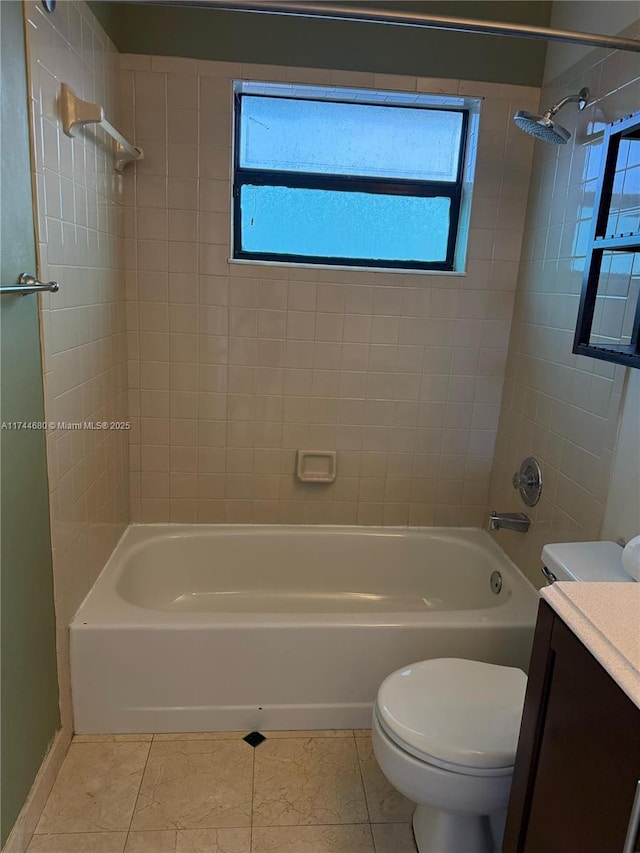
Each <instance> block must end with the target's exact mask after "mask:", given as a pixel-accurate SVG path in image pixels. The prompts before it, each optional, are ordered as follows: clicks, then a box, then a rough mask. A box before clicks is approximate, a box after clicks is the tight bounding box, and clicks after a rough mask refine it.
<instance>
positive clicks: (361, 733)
mask: <svg viewBox="0 0 640 853" xmlns="http://www.w3.org/2000/svg"><path fill="white" fill-rule="evenodd" d="M353 736H354V737H371V729H354V730H353Z"/></svg>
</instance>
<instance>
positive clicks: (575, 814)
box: [503, 601, 640, 853]
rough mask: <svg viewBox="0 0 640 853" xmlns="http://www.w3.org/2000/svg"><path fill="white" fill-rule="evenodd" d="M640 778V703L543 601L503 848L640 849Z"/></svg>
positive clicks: (563, 851) (584, 852)
mask: <svg viewBox="0 0 640 853" xmlns="http://www.w3.org/2000/svg"><path fill="white" fill-rule="evenodd" d="M639 636H640V629H639ZM639 641H640V640H639ZM639 781H640V709H638V708H637V707H636V705H635V704H634V703H633V702H632V701H631V699H629V697H628V696H627V695H626V694H625V693H624V692H623V691H622V690H621V688H620V687H619V686H618V685H617V684H616V682H615V681H614V680H613V679H612V678H611V676H610V675H609V674H608V673H607V672H606V671H605V669H604V668H603V667H602V666H601V665H600V664H599V663H598V661H597V660H596V659H595V658H594V657H593V655H592V654H591V653H590V652H589V651H588V649H587V648H586V647H585V646H584V645H583V644H582V643H581V642H580V640H578V639H577V637H576V636H575V635H574V634H573V633H572V632H571V631H570V630H569V628H568V627H567V626H566V625H565V623H564V622H563V621H562V620H561V619H560V618H559V617H558V616H557V615H556V614H555V613H554V611H553V610H552V609H551V607H550V606H549V605H548V604H547V603H546V602H545V601H541V602H540V608H539V611H538V622H537V625H536V633H535V639H534V644H533V652H532V656H531V666H530V671H529V683H528V687H527V695H526V699H525V707H524V713H523V718H522V726H521V729H520V739H519V742H518V751H517V755H516V764H515V769H514V775H513V783H512V787H511V798H510V801H509V811H508V815H507V824H506V829H505V837H504V846H503V853H574V852H575V853H623V849H625V850H629V849H630V850H633V851H635V850H639V851H640V838H634V839H633V842H632V844H631V846H630V847H627V848H625V840H626V839H627V833H628V829H629V825H630V818H631V813H632V809H633V805H634V798H635V795H636V789H637V787H638V782H639Z"/></svg>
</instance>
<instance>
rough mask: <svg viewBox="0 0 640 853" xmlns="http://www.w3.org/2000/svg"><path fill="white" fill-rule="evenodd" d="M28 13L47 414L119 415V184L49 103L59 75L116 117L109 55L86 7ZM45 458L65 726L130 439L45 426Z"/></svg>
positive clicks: (122, 397) (121, 506) (122, 401)
mask: <svg viewBox="0 0 640 853" xmlns="http://www.w3.org/2000/svg"><path fill="white" fill-rule="evenodd" d="M25 14H26V16H27V26H26V30H27V34H28V51H29V57H30V59H29V64H30V68H29V77H30V95H31V116H32V130H33V136H34V158H35V163H34V166H35V176H36V192H37V231H38V233H37V242H38V274H39V277H40V278H42V279H44V280H49V279H55V280H57V281H59V282H60V291H59V292H58V293H56V294H43V295H42V296H41V297H39V298H40V299H41V303H40V304H41V323H42V347H43V370H44V380H45V412H46V418H47V421H51V422H64V423H81V422H105V421H106V422H112V421H120V422H126V421H127V418H128V415H127V397H126V381H127V376H126V333H125V300H124V281H123V279H122V275H121V274H120V273H119V272H118V265H119V261H120V258H119V254H120V253H119V248H118V247H119V244H120V241H121V237H120V235H119V229H120V228H121V226H122V223H121V215H122V209H121V205H119V203H118V196H119V192H120V181H121V179H120V178H118V177H116V174H115V172H114V169H113V155H112V152H111V147H110V143H109V142H108V141H107V137H105V136H104V135H103V134H102V132H100V133H99V135H98V137H97V138H96V137H95V136H93V135H92V133H91V131H90V130H89V131H87V132H84V133H83V132H80V133H79V134H78V136H77V138H76V139H74V140H71V139H70V138H69V137H67V136H65V134H64V133H63V131H62V127H61V123H60V120H59V111H58V105H57V97H58V92H59V88H60V84H61V83H63V82H65V83H68V84H69V85H71V87H72V88H73V89H74V91H75V92H76V94H77V95H78V96H79V97H81V98H83V99H85V100H89V101H97V102H98V103H100V104H102V105H103V106H104V107H105V113H106V115H107V117H109V118H111V119H112V120H115V119H113V118H112V117H113V116H114V115H115V112H114V111H115V109H116V106H117V103H116V101H117V78H116V68H117V59H116V56H117V54H116V51H115V49H114V48H113V46H112V45H111V43H110V42H109V41H108V39H107V38H106V36H105V35H104V32H103V31H102V29H101V27H100V25H99V24H98V23H97V21H96V20H95V18H94V17H93V15H92V14H91V12H90V11H89V10H88V8H87V7H86V5H85V4H84V3H76V2H68V3H58V4H57V7H56V9H55V11H54V13H53V14H51V15H47V14H46V13H45V12H44V10H43V7H42V4H40V3H36V2H27V3H26V4H25ZM119 208H120V209H119ZM47 455H48V470H49V488H50V506H51V533H52V543H53V572H54V592H55V606H56V621H57V646H58V674H59V679H60V704H61V711H62V724H63V727H64V728H67V729H68V728H70V727H71V696H70V687H69V662H68V624H69V621H70V619H71V617H72V615H73V613H74V611H75V610H76V609H77V607H78V605H79V604H80V602H81V601H82V599H83V598H84V596H85V595H86V593H87V592H88V591H89V589H90V587H91V585H92V584H93V582H94V581H95V579H96V577H97V575H98V573H99V572H100V570H101V569H102V567H103V566H104V563H105V561H106V559H107V557H108V555H109V553H110V552H111V551H112V549H113V547H114V545H115V543H116V541H117V539H118V537H119V536H120V534H121V533H122V531H123V529H124V527H125V525H126V523H127V521H128V517H129V500H128V491H129V482H128V434H127V432H126V431H119V430H109V429H107V430H104V431H102V430H98V431H96V430H86V429H65V428H59V429H55V430H53V429H50V430H48V434H47Z"/></svg>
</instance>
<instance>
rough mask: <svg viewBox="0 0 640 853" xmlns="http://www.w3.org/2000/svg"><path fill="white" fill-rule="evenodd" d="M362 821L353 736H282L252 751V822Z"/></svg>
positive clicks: (363, 811) (363, 808)
mask: <svg viewBox="0 0 640 853" xmlns="http://www.w3.org/2000/svg"><path fill="white" fill-rule="evenodd" d="M367 820H368V817H367V808H366V804H365V799H364V791H363V788H362V780H361V778H360V770H359V768H358V759H357V755H356V750H355V742H354V740H353V738H282V739H276V740H267V741H265V742H264V743H263V744H261V745H260V747H259V748H258V749H256V751H255V780H254V798H253V825H254V826H300V825H309V824H319V825H325V824H344V823H366V822H367Z"/></svg>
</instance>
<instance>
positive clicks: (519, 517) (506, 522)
mask: <svg viewBox="0 0 640 853" xmlns="http://www.w3.org/2000/svg"><path fill="white" fill-rule="evenodd" d="M530 524H531V519H530V518H529V516H528V515H527V514H526V513H525V512H492V513H491V515H490V516H489V530H500V528H502V527H504V529H505V530H516V531H517V532H518V533H526V532H527V530H528V529H529V525H530Z"/></svg>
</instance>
